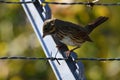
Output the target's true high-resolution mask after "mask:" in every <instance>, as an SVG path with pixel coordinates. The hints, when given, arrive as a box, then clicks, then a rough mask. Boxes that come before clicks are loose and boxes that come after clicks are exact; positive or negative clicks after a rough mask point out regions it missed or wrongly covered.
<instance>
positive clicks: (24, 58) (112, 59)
mask: <svg viewBox="0 0 120 80" xmlns="http://www.w3.org/2000/svg"><path fill="white" fill-rule="evenodd" d="M68 59H69V58H55V57H49V58H40V57H24V56H21V57H16V56H15V57H0V60H51V61H54V60H68ZM75 60H76V61H120V58H76V59H75Z"/></svg>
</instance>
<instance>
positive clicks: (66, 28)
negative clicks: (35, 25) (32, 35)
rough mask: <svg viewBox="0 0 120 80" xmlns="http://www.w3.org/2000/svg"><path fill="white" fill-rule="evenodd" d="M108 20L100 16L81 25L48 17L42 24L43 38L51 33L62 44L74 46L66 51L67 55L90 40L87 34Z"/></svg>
mask: <svg viewBox="0 0 120 80" xmlns="http://www.w3.org/2000/svg"><path fill="white" fill-rule="evenodd" d="M106 20H108V17H105V16H100V17H98V18H97V19H95V20H94V21H93V22H91V23H88V24H87V25H86V26H81V25H78V24H75V23H72V22H69V21H63V20H60V19H56V18H54V19H48V20H46V21H45V22H44V24H43V36H42V37H43V38H44V37H45V36H47V35H52V36H54V37H55V38H56V39H58V40H59V41H60V42H62V43H63V44H66V45H69V46H75V47H74V48H73V49H71V50H68V51H66V52H65V53H66V56H67V57H69V56H70V53H71V52H72V51H74V50H75V49H78V48H80V46H81V45H82V44H83V43H84V42H86V41H88V42H92V40H91V38H90V37H89V34H90V33H91V32H92V31H93V30H94V29H95V28H96V27H97V26H98V25H100V24H102V23H104V22H105V21H106Z"/></svg>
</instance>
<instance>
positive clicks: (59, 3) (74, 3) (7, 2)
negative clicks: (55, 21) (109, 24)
mask: <svg viewBox="0 0 120 80" xmlns="http://www.w3.org/2000/svg"><path fill="white" fill-rule="evenodd" d="M35 1H36V0H32V1H26V2H9V1H4V0H2V1H0V3H4V4H5V3H6V4H28V3H34V2H35ZM98 1H99V0H94V1H92V2H71V3H68V2H48V1H44V2H43V3H45V4H55V5H90V6H91V5H92V6H94V5H96V6H120V2H117V3H98Z"/></svg>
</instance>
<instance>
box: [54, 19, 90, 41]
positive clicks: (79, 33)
mask: <svg viewBox="0 0 120 80" xmlns="http://www.w3.org/2000/svg"><path fill="white" fill-rule="evenodd" d="M56 22H57V27H59V28H60V29H61V30H62V32H65V33H66V34H68V36H70V37H71V36H74V37H73V38H74V39H77V40H79V41H80V40H82V41H90V42H91V41H92V40H91V39H90V37H89V36H88V33H87V32H86V30H85V29H84V28H83V27H82V26H79V25H77V24H74V23H72V22H68V21H62V20H57V21H56Z"/></svg>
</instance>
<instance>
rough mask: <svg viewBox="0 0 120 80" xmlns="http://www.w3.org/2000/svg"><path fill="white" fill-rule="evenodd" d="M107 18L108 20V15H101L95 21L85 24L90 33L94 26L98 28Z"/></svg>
mask: <svg viewBox="0 0 120 80" xmlns="http://www.w3.org/2000/svg"><path fill="white" fill-rule="evenodd" d="M106 20H108V17H104V16H100V17H98V18H97V19H96V20H95V21H93V22H92V23H89V24H88V25H87V26H85V29H86V30H87V31H88V34H89V33H91V32H92V31H93V29H94V28H96V27H97V26H98V25H100V24H102V23H103V22H105V21H106Z"/></svg>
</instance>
